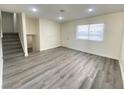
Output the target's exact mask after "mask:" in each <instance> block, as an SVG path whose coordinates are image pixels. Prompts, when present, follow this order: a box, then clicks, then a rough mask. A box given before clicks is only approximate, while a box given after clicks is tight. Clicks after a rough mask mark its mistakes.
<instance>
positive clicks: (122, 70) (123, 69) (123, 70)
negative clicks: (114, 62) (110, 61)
mask: <svg viewBox="0 0 124 93" xmlns="http://www.w3.org/2000/svg"><path fill="white" fill-rule="evenodd" d="M119 65H120V69H121V75H122V80H123V88H124V68H123V64H122V61H121V60H120V61H119Z"/></svg>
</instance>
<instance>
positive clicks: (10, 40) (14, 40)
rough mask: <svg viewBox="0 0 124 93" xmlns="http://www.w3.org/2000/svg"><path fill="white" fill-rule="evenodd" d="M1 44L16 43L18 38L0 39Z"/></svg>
mask: <svg viewBox="0 0 124 93" xmlns="http://www.w3.org/2000/svg"><path fill="white" fill-rule="evenodd" d="M2 41H3V42H16V41H18V42H19V39H18V38H15V39H2Z"/></svg>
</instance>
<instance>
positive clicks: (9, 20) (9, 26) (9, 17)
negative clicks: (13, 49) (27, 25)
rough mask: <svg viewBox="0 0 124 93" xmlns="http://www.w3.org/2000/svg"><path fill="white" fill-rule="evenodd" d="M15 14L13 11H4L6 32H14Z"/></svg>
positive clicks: (3, 24)
mask: <svg viewBox="0 0 124 93" xmlns="http://www.w3.org/2000/svg"><path fill="white" fill-rule="evenodd" d="M13 18H14V16H13V13H9V12H2V28H3V32H5V33H8V32H9V33H13V32H14V19H13Z"/></svg>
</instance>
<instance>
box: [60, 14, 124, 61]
mask: <svg viewBox="0 0 124 93" xmlns="http://www.w3.org/2000/svg"><path fill="white" fill-rule="evenodd" d="M123 17H124V13H123V12H122V13H114V14H108V15H103V16H97V17H92V18H86V19H80V20H75V21H71V22H66V23H63V24H62V25H61V34H62V36H61V39H62V46H65V47H69V48H73V49H77V50H81V51H84V52H88V53H92V54H96V55H101V56H105V57H110V58H114V59H119V58H120V49H121V40H122V32H123V30H124V29H123V25H124V24H123V22H124V21H123ZM91 23H95V24H96V23H104V24H105V30H104V41H103V42H95V41H87V40H76V26H77V25H83V24H91Z"/></svg>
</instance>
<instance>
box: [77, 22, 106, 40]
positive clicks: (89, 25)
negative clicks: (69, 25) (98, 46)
mask: <svg viewBox="0 0 124 93" xmlns="http://www.w3.org/2000/svg"><path fill="white" fill-rule="evenodd" d="M86 25H87V26H88V38H79V37H78V27H79V26H83V25H77V29H76V39H77V40H89V41H98V42H102V41H104V28H105V24H104V23H96V24H86ZM92 25H103V28H102V37H101V40H100V39H90V34H89V33H90V29H91V28H90V27H91V26H92ZM84 26H85V25H84Z"/></svg>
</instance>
